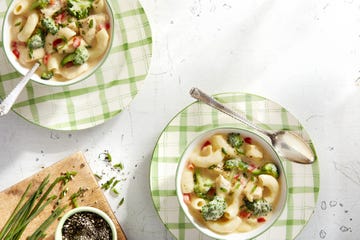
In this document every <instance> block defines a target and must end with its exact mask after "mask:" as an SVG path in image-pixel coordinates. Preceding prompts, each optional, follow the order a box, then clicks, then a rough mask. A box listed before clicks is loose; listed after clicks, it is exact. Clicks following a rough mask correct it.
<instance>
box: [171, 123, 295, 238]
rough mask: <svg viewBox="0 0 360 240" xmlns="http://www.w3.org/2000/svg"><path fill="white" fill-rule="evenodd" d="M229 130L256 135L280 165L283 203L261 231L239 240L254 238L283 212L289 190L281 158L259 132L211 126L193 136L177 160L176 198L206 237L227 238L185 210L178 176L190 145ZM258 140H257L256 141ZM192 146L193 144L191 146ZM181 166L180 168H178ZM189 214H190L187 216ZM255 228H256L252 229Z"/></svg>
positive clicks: (192, 222)
mask: <svg viewBox="0 0 360 240" xmlns="http://www.w3.org/2000/svg"><path fill="white" fill-rule="evenodd" d="M231 130H233V131H238V132H241V131H242V132H246V133H249V135H255V136H257V137H258V138H259V139H260V140H261V144H264V145H267V146H268V147H269V149H270V150H271V151H272V152H273V154H274V156H276V159H277V160H276V164H277V165H279V167H280V171H281V173H280V176H281V175H283V176H284V177H283V180H282V184H284V185H285V186H284V189H285V193H284V204H282V206H280V207H279V211H278V214H277V215H276V216H274V217H273V219H272V221H271V224H269V226H267V227H265V228H264V229H263V230H262V231H260V232H259V233H257V234H255V235H251V236H248V237H246V238H241V239H240V238H239V239H240V240H247V239H253V238H256V237H258V236H260V235H261V234H263V233H264V232H266V231H267V230H269V229H270V228H271V227H272V226H273V225H274V224H275V222H276V221H277V220H278V219H279V217H280V216H281V214H282V213H283V211H284V209H285V205H286V203H287V201H288V197H289V191H288V180H287V177H286V174H285V171H284V166H283V163H282V160H281V158H280V157H279V154H278V153H277V152H276V151H275V149H274V147H273V146H272V145H271V144H270V143H269V142H268V141H266V139H265V138H264V137H262V136H261V135H260V134H259V133H257V132H255V131H252V130H249V129H246V128H241V127H215V128H211V129H207V130H205V131H203V132H201V133H199V134H198V135H197V136H196V137H195V138H193V139H192V140H191V141H190V142H189V143H188V144H187V146H186V147H185V149H184V150H183V152H182V154H181V156H180V161H179V162H178V165H177V168H176V173H175V174H176V175H175V176H176V177H175V190H176V197H177V200H178V202H179V205H180V208H181V210H182V211H183V212H184V214H185V217H186V218H187V219H188V220H189V222H190V223H191V224H192V225H193V226H194V227H195V228H196V229H197V230H198V231H200V232H201V233H203V234H205V235H206V236H208V237H212V238H214V237H215V238H216V239H219V240H220V239H221V240H227V239H228V235H229V234H219V233H216V232H214V231H212V230H210V229H208V228H206V226H201V225H200V224H199V223H197V222H196V221H195V219H194V218H193V217H192V215H191V213H189V211H185V209H184V207H183V206H185V207H187V206H186V205H183V202H182V191H181V186H180V183H181V176H180V172H182V171H183V170H182V169H183V168H184V165H185V164H184V162H185V160H184V155H185V154H186V153H188V151H190V147H191V146H193V145H194V143H195V142H197V141H200V140H201V139H202V138H204V137H205V136H206V135H211V134H210V133H212V134H214V133H216V132H224V131H228V132H231ZM258 142H259V141H258ZM193 147H194V146H193ZM180 166H181V169H180ZM189 214H190V216H189ZM201 228H206V229H207V230H209V232H210V233H211V234H209V233H208V232H205V231H203V230H202V229H201ZM254 230H256V229H254ZM250 232H252V231H249V232H244V233H243V234H248V233H250ZM230 234H242V233H240V232H239V233H230ZM239 237H240V236H239ZM231 239H234V237H232V238H231Z"/></svg>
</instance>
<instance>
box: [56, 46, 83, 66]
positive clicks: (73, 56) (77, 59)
mask: <svg viewBox="0 0 360 240" xmlns="http://www.w3.org/2000/svg"><path fill="white" fill-rule="evenodd" d="M88 59H89V52H88V50H87V49H86V47H84V46H82V47H78V48H77V49H76V50H75V52H73V53H70V54H69V55H67V56H66V57H64V58H63V60H62V61H61V65H62V66H64V65H65V64H67V63H69V62H72V63H73V64H74V65H81V64H84V63H85V62H86V61H87V60H88Z"/></svg>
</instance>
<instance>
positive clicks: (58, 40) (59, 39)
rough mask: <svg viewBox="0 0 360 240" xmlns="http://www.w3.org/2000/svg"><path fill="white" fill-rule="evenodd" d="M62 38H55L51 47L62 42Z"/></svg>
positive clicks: (55, 46)
mask: <svg viewBox="0 0 360 240" xmlns="http://www.w3.org/2000/svg"><path fill="white" fill-rule="evenodd" d="M62 42H63V40H62V39H61V38H58V39H56V40H55V41H54V42H53V48H57V46H58V45H59V44H60V43H62Z"/></svg>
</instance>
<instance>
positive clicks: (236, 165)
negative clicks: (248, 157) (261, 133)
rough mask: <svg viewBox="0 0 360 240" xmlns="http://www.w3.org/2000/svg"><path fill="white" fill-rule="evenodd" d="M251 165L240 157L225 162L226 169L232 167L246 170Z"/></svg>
mask: <svg viewBox="0 0 360 240" xmlns="http://www.w3.org/2000/svg"><path fill="white" fill-rule="evenodd" d="M248 167H249V164H247V163H246V162H244V161H242V160H241V159H240V158H234V159H229V160H227V161H226V162H225V164H224V169H225V170H232V169H238V168H239V169H241V170H242V171H246V170H247V169H248Z"/></svg>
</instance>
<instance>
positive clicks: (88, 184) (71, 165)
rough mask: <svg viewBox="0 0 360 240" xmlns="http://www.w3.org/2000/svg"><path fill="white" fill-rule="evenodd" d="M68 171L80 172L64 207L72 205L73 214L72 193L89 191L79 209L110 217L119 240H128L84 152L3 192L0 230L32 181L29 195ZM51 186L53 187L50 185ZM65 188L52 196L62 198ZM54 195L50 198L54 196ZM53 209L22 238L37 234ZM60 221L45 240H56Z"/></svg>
mask: <svg viewBox="0 0 360 240" xmlns="http://www.w3.org/2000/svg"><path fill="white" fill-rule="evenodd" d="M67 171H76V172H77V174H76V176H75V177H74V179H73V180H71V181H70V182H69V183H68V184H67V185H66V186H67V187H68V189H69V190H68V194H67V196H66V197H65V198H64V200H63V201H64V202H62V204H65V203H67V204H69V207H68V208H67V209H66V210H65V212H66V211H69V210H70V209H72V208H73V206H72V204H71V201H70V200H69V197H70V196H71V194H72V193H75V192H77V191H78V189H79V187H82V188H86V189H87V191H86V192H85V193H84V196H83V197H80V198H79V199H78V204H79V206H91V207H95V208H98V209H100V210H102V211H104V212H105V213H107V214H108V215H109V217H110V218H111V219H112V220H113V222H114V223H115V226H116V229H117V234H118V239H126V236H125V234H124V232H123V230H122V228H121V226H120V224H119V223H118V221H117V219H116V217H115V215H114V213H113V211H112V210H111V208H110V205H109V203H108V202H107V200H106V198H105V196H104V194H103V192H102V190H101V189H100V187H99V185H98V183H97V181H96V179H95V177H94V174H93V172H92V171H91V169H90V167H89V165H88V164H87V162H86V160H85V158H84V155H83V154H82V153H81V152H78V153H75V154H73V155H71V156H69V157H67V158H65V159H63V160H61V161H59V162H57V163H55V164H53V165H52V166H50V167H47V168H45V169H43V170H42V171H40V172H38V173H36V174H34V175H33V176H31V177H29V178H26V179H25V180H22V181H20V182H19V183H17V184H15V185H13V186H11V187H9V188H8V189H6V190H4V191H2V192H0V203H1V204H0V216H1V218H0V228H2V227H3V226H4V224H5V222H6V220H7V219H8V218H9V216H10V215H11V213H12V211H13V209H14V208H15V206H16V204H17V203H18V201H19V199H20V198H21V196H22V194H23V193H24V191H25V189H26V187H27V186H28V184H29V183H30V182H32V184H33V185H32V188H31V191H30V192H29V195H30V194H32V193H33V192H34V191H35V189H36V188H37V187H38V186H39V184H40V183H41V181H42V180H43V179H44V178H45V177H46V176H47V175H48V174H50V183H51V182H52V181H53V180H54V179H55V178H56V177H58V176H60V175H61V173H65V172H67ZM49 185H50V184H49ZM61 190H62V188H61V187H60V185H58V186H56V187H55V188H54V190H53V191H52V194H56V195H59V193H60V192H61ZM52 194H50V195H52ZM52 210H53V205H51V206H48V207H46V208H45V209H44V211H42V212H41V213H40V214H39V215H38V216H37V217H36V218H35V219H34V220H33V221H32V222H31V223H30V224H29V225H28V227H27V228H26V230H25V232H24V234H23V235H22V238H21V239H24V240H25V239H26V237H27V236H28V235H30V234H31V233H33V232H34V231H35V230H36V229H37V227H38V226H39V225H40V224H41V223H42V222H43V221H44V220H45V219H46V218H47V217H48V216H49V215H50V214H51V211H52ZM57 223H58V221H55V222H54V223H53V224H52V225H51V226H50V227H49V229H48V231H47V237H46V238H45V239H47V240H50V239H54V233H55V229H56V226H57Z"/></svg>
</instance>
